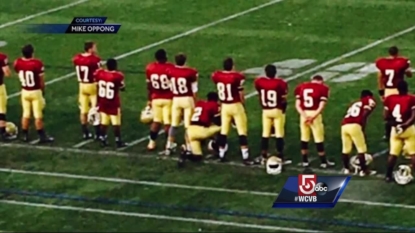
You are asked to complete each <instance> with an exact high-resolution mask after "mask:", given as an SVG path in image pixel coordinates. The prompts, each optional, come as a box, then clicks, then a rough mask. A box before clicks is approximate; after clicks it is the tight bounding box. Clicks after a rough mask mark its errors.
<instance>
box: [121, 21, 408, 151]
mask: <svg viewBox="0 0 415 233" xmlns="http://www.w3.org/2000/svg"><path fill="white" fill-rule="evenodd" d="M414 30H415V26H412V27H410V28H407V29H405V30H403V31H400V32H397V33H395V34H393V35H390V36H388V37H385V38H383V39H380V40H377V41H375V42H372V43H370V44H368V45H366V46H363V47H361V48H358V49H355V50H353V51H351V52H348V53H345V54H343V55H341V56H338V57H336V58H334V59H331V60H329V61H326V62H324V63H322V64H320V65H317V66H315V67H313V68H311V69H308V70H305V71H303V72H301V73H298V74H296V75H294V76H292V77H289V78H287V79H285V80H286V81H287V82H289V81H292V80H296V79H298V78H300V77H302V76H304V75H307V74H310V73H312V72H318V71H320V70H321V69H323V68H326V67H327V66H330V65H333V64H335V63H337V62H339V61H341V60H342V59H345V58H349V57H352V56H354V55H356V54H359V53H361V52H364V51H366V50H369V49H371V48H373V47H375V46H377V45H379V44H381V43H384V42H386V41H389V40H392V39H395V38H397V37H399V36H402V35H405V34H408V33H410V32H412V31H414ZM256 95H257V92H256V91H255V92H251V93H249V94H247V95H245V99H249V98H252V97H254V96H256ZM161 133H164V131H161ZM147 138H148V136H145V137H142V138H139V139H137V140H134V141H132V142H129V143H128V146H127V147H124V148H121V149H120V150H125V149H127V148H129V147H132V146H134V145H137V144H139V143H141V142H144V141H146V140H147Z"/></svg>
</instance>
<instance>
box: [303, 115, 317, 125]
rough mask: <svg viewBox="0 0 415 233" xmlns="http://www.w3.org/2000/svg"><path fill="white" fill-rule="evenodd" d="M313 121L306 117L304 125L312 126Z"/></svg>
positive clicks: (311, 118) (312, 118)
mask: <svg viewBox="0 0 415 233" xmlns="http://www.w3.org/2000/svg"><path fill="white" fill-rule="evenodd" d="M314 119H315V118H314V117H310V116H308V117H306V120H305V123H306V124H312V123H313V121H314Z"/></svg>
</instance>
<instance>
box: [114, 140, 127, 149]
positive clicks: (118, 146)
mask: <svg viewBox="0 0 415 233" xmlns="http://www.w3.org/2000/svg"><path fill="white" fill-rule="evenodd" d="M116 144H117V148H118V149H119V148H124V147H127V146H128V144H127V143H125V142H123V141H118V142H116Z"/></svg>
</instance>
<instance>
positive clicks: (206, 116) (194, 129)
mask: <svg viewBox="0 0 415 233" xmlns="http://www.w3.org/2000/svg"><path fill="white" fill-rule="evenodd" d="M218 102H219V96H218V94H217V93H216V92H209V93H208V95H207V100H206V101H204V100H200V101H198V102H197V103H196V105H195V108H194V112H193V115H192V118H191V121H190V125H189V127H188V128H187V135H188V138H189V141H190V145H191V153H187V148H186V147H185V148H184V150H183V151H182V153H181V156H180V159H179V162H178V165H179V167H180V166H182V165H183V163H184V161H185V160H186V159H189V160H191V161H201V160H202V158H203V156H202V148H201V141H203V140H206V139H210V138H212V137H213V136H214V135H215V134H217V133H219V131H220V106H219V103H218ZM213 144H214V145H213V146H212V147H213V148H217V146H216V145H217V143H216V142H214V143H213Z"/></svg>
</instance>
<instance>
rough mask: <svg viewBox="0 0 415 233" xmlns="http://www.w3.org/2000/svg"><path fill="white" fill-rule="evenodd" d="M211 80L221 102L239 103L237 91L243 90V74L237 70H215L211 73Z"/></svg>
mask: <svg viewBox="0 0 415 233" xmlns="http://www.w3.org/2000/svg"><path fill="white" fill-rule="evenodd" d="M212 81H213V83H215V85H216V88H217V90H218V95H219V99H220V101H221V102H222V103H225V104H232V103H240V102H241V97H240V95H239V92H240V91H242V90H243V84H244V82H245V76H244V75H243V74H242V73H239V72H237V71H216V72H214V73H213V74H212Z"/></svg>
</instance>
